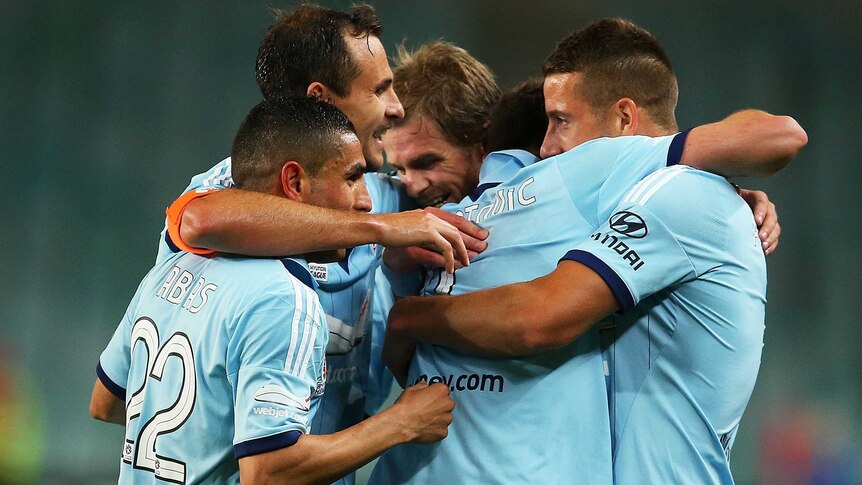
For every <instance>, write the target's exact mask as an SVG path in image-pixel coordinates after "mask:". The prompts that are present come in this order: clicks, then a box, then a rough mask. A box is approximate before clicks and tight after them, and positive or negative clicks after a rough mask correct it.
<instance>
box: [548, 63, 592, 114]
mask: <svg viewBox="0 0 862 485" xmlns="http://www.w3.org/2000/svg"><path fill="white" fill-rule="evenodd" d="M583 79H584V76H583V74H582V73H579V72H555V73H551V74H548V75H547V76H545V81H544V83H543V84H542V92H543V94H544V96H545V111H547V112H548V113H550V112H552V111H561V112H564V111H567V110H568V109H570V108H572V107H575V106H578V105H581V104H583V103H584V102H585V101H584V98H583V95H582V87H581V86H582V83H583Z"/></svg>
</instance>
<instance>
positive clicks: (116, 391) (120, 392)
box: [96, 362, 126, 402]
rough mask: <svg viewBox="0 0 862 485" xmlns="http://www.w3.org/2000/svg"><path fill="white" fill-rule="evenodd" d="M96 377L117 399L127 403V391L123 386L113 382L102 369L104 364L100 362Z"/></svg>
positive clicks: (97, 365)
mask: <svg viewBox="0 0 862 485" xmlns="http://www.w3.org/2000/svg"><path fill="white" fill-rule="evenodd" d="M96 376H97V377H98V378H99V380H100V381H101V382H102V385H103V386H105V388H106V389H107V390H108V391H110V392H111V394H113V395H114V396H116V397H117V399H119V400H121V401H123V402H125V401H126V389H124V388H123V386H121V385H119V384H117V383H116V382H114V381H112V380H111V378H110V377H108V374H107V373H105V369H103V368H102V363H101V362H99V363H97V364H96Z"/></svg>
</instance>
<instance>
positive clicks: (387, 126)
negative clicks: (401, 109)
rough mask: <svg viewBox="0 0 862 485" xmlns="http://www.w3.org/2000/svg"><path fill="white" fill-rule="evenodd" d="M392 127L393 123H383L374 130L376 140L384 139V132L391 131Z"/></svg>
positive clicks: (373, 134) (373, 135)
mask: <svg viewBox="0 0 862 485" xmlns="http://www.w3.org/2000/svg"><path fill="white" fill-rule="evenodd" d="M390 128H392V123H386V124H383V125H381V126H379V127H378V128H377V129H376V130H374V133H372V134H371V136H372V137H373V138H374V139H375V140H378V141H383V134H384V133H386V132H387V131H389V129H390Z"/></svg>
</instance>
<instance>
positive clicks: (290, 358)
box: [227, 280, 328, 458]
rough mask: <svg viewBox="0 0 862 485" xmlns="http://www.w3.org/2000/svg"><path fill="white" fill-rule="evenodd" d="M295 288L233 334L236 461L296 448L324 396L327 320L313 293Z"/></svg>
mask: <svg viewBox="0 0 862 485" xmlns="http://www.w3.org/2000/svg"><path fill="white" fill-rule="evenodd" d="M291 283H292V285H293V291H287V292H284V294H270V295H265V296H263V297H262V298H261V299H259V300H258V301H257V302H255V303H253V304H252V305H250V306H249V307H248V308H246V309H244V310H243V312H242V314H241V316H240V317H239V318H238V321H237V324H236V326H235V327H234V328H233V335H232V337H231V338H230V341H229V344H228V349H227V362H228V373H229V374H228V380H229V381H230V383H231V386H232V387H233V392H234V416H235V418H234V419H235V435H234V455H235V457H236V458H242V457H243V456H248V455H254V454H259V453H264V452H267V451H272V450H276V449H280V448H284V447H286V446H290V445H292V444H293V443H295V442H296V441H297V440H298V439H299V436H300V435H301V434H303V433H306V432H308V428H309V423H310V422H311V417H312V416H311V415H312V413H313V410H314V405H315V403H314V401H316V398H317V397H318V396H319V395H320V394H322V391H323V385H324V379H325V376H324V373H325V370H324V365H325V364H324V353H325V349H326V343H327V342H326V340H327V336H328V334H327V332H326V326H325V325H326V324H325V317H324V316H323V311H322V310H321V307H320V303H319V302H318V300H317V296H316V295H315V293H314V291H313V290H311V289H310V288H308V287H306V286H304V285H302V284H301V283H299V282H298V281H296V280H292V281H291Z"/></svg>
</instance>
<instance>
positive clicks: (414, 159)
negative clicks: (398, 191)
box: [384, 114, 457, 168]
mask: <svg viewBox="0 0 862 485" xmlns="http://www.w3.org/2000/svg"><path fill="white" fill-rule="evenodd" d="M384 144H385V146H386V154H387V156H388V157H389V161H390V163H391V164H392V165H395V166H397V167H405V168H410V167H411V166H413V165H416V164H417V163H418V162H419V161H421V160H423V159H426V158H429V157H438V158H439V157H441V156H443V155H445V153H446V152H450V151H453V150H455V149H457V147H456V146H454V145H453V144H452V143H450V142H449V140H448V139H447V138H446V136H445V135H444V134H443V130H441V129H440V127H439V126H438V125H437V123H436V122H435V121H433V120H430V119H428V118H426V117H424V116H422V115H419V114H414V115H412V116H410V118H408V119H407V120H406V121H404V122H403V123H400V124H399V125H398V126H395V127H393V128H391V129H390V130H389V131H388V132H387V133H386V134H385V135H384Z"/></svg>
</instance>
